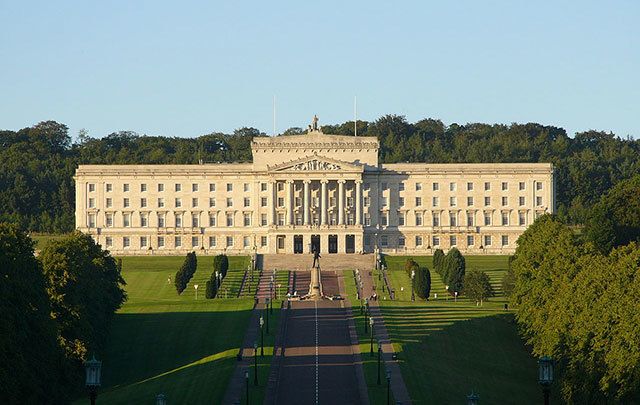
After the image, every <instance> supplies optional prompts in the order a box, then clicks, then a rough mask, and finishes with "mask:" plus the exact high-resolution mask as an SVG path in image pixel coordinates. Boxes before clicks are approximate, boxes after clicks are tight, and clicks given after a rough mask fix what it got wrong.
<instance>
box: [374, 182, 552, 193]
mask: <svg viewBox="0 0 640 405" xmlns="http://www.w3.org/2000/svg"><path fill="white" fill-rule="evenodd" d="M535 187H536V190H538V191H540V190H542V187H543V183H542V182H541V181H536V182H535ZM364 188H365V190H366V189H368V188H369V185H368V184H366V183H365V187H364ZM381 188H382V189H383V190H387V189H388V188H389V184H388V183H381ZM474 188H475V184H474V183H473V182H467V183H466V189H467V191H473V190H474ZM457 189H458V183H456V182H453V181H452V182H449V191H457ZM500 189H501V190H502V191H508V190H509V182H507V181H503V182H501V183H500ZM404 190H405V183H398V191H404ZM431 190H432V191H440V183H438V182H432V183H431ZM490 190H491V182H490V181H485V182H484V191H490ZM518 190H519V191H524V190H526V183H525V182H524V181H520V182H518ZM415 191H422V183H415Z"/></svg>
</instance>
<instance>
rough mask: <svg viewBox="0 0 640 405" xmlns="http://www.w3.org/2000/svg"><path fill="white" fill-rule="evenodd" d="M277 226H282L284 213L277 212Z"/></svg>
mask: <svg viewBox="0 0 640 405" xmlns="http://www.w3.org/2000/svg"><path fill="white" fill-rule="evenodd" d="M278 226H284V214H278Z"/></svg>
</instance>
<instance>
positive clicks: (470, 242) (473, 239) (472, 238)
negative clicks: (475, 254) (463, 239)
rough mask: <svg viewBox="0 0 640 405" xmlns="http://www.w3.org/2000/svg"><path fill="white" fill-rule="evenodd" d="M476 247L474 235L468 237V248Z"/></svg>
mask: <svg viewBox="0 0 640 405" xmlns="http://www.w3.org/2000/svg"><path fill="white" fill-rule="evenodd" d="M473 245H475V238H474V237H473V235H467V246H473Z"/></svg>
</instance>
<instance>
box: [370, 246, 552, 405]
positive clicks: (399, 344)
mask: <svg viewBox="0 0 640 405" xmlns="http://www.w3.org/2000/svg"><path fill="white" fill-rule="evenodd" d="M465 258H466V263H467V269H473V268H477V269H479V270H483V271H485V272H487V274H488V275H489V277H490V278H491V283H492V285H493V286H494V289H495V290H496V293H497V296H496V297H494V298H492V299H491V300H490V301H488V302H485V303H484V305H483V306H482V307H477V306H476V304H475V302H470V301H469V300H466V299H465V298H459V299H458V300H457V302H454V300H453V299H452V298H448V299H446V298H445V297H448V296H447V295H445V294H446V290H445V288H444V284H443V283H442V281H441V280H440V277H439V276H438V274H436V273H435V272H434V271H433V270H432V271H431V278H432V288H431V299H430V300H429V301H428V302H424V301H416V302H412V301H411V280H410V278H409V277H408V276H407V274H406V273H405V272H404V262H405V261H406V260H407V257H390V256H387V257H386V262H387V266H388V268H389V270H390V271H389V276H390V282H391V284H392V287H393V288H394V289H395V291H396V297H397V300H395V301H390V300H388V299H387V300H384V299H383V300H381V301H380V303H381V306H382V312H383V316H384V318H385V324H386V326H387V330H388V331H389V334H390V336H391V339H392V341H393V343H394V347H395V348H396V350H397V352H398V353H399V358H400V361H401V368H402V374H403V377H404V380H405V382H406V384H407V387H408V389H409V392H410V394H411V397H412V399H413V400H414V401H415V402H414V403H418V404H444V403H463V402H464V401H465V399H466V395H468V394H469V393H470V392H471V391H472V390H473V391H475V392H477V393H479V395H480V398H481V403H488V404H498V403H499V404H527V403H532V402H534V403H535V401H537V400H538V399H539V397H540V388H539V387H538V384H537V364H536V360H535V359H534V358H533V357H532V356H531V355H530V354H529V352H528V351H527V350H526V349H525V347H524V344H523V342H522V340H521V339H520V337H519V336H518V334H517V330H516V325H515V322H514V319H513V315H512V314H511V313H505V311H504V310H503V304H504V303H505V302H506V300H505V298H504V297H503V296H502V295H501V292H500V282H501V280H502V275H503V274H504V273H505V272H506V269H507V260H508V258H507V257H506V256H476V257H474V256H467V257H465ZM414 259H415V260H416V261H417V262H418V263H420V264H421V265H427V266H428V267H429V268H430V269H432V266H431V257H424V256H423V257H414ZM434 293H437V294H438V299H437V300H434V299H433V297H434ZM383 298H384V297H383Z"/></svg>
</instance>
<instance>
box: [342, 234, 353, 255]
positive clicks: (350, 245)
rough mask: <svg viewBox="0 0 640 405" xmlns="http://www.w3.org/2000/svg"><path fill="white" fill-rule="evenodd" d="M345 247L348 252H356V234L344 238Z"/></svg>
mask: <svg viewBox="0 0 640 405" xmlns="http://www.w3.org/2000/svg"><path fill="white" fill-rule="evenodd" d="M344 242H345V243H344V249H345V252H347V253H355V252H356V236H355V235H346V236H345V240H344Z"/></svg>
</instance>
